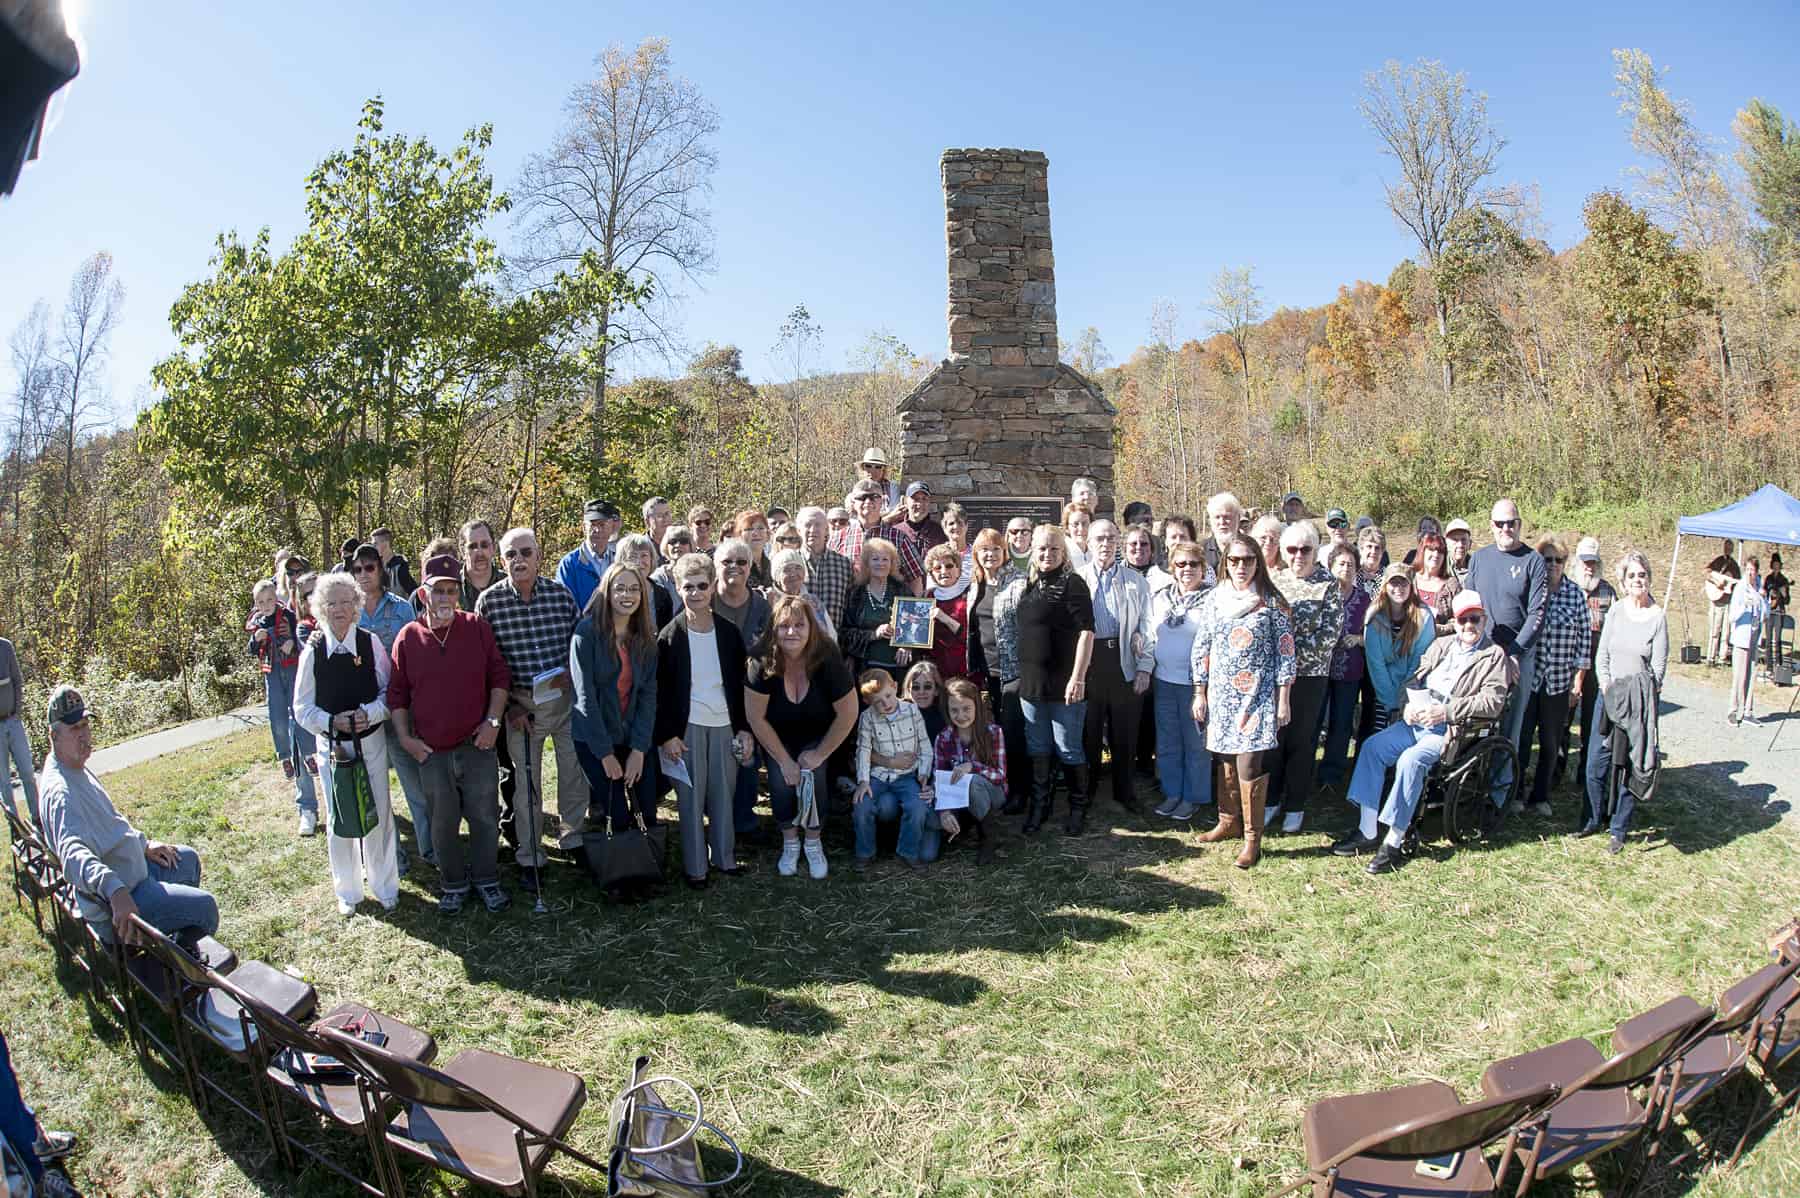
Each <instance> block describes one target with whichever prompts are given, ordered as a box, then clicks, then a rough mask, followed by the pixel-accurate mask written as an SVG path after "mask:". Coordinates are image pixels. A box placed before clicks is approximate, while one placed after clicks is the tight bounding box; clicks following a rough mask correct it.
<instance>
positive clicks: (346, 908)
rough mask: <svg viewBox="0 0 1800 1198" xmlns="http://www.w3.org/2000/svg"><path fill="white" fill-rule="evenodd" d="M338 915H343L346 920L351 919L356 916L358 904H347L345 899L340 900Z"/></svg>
mask: <svg viewBox="0 0 1800 1198" xmlns="http://www.w3.org/2000/svg"><path fill="white" fill-rule="evenodd" d="M338 914H339V915H342V916H343V917H344V918H345V919H349V918H350V917H351V916H352V915H355V914H356V904H355V903H346V902H345V901H344V900H343V899H339V900H338Z"/></svg>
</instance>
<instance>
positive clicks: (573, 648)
mask: <svg viewBox="0 0 1800 1198" xmlns="http://www.w3.org/2000/svg"><path fill="white" fill-rule="evenodd" d="M605 642H606V634H603V633H602V632H601V631H600V630H599V629H596V628H595V627H594V620H593V617H592V616H583V617H582V618H581V620H580V621H579V622H578V623H576V625H575V639H574V640H573V641H571V642H569V675H570V677H571V678H572V679H573V681H574V683H575V711H574V713H573V715H572V716H571V718H570V727H571V729H572V730H573V731H574V733H575V738H576V739H577V740H579V741H581V743H583V744H585V745H586V746H587V747H588V751H589V752H591V753H592V754H593V755H594V756H595V757H605V756H606V755H607V754H609V753H611V752H612V751H613V749H615V748H616V747H618V746H619V745H629V746H630V747H631V748H633V749H638V750H640V751H642V752H644V753H646V754H647V753H649V752H650V733H651V730H652V729H653V728H654V727H655V724H656V649H655V647H654V646H651V647H650V648H648V649H646V650H644V651H643V652H642V653H640V654H638V655H637V656H636V657H634V658H633V659H632V662H631V697H630V699H628V700H627V701H626V702H625V704H624V705H623V706H621V705H620V703H619V657H618V654H617V653H615V652H613V650H612V647H611V646H610V645H608V644H606V643H605Z"/></svg>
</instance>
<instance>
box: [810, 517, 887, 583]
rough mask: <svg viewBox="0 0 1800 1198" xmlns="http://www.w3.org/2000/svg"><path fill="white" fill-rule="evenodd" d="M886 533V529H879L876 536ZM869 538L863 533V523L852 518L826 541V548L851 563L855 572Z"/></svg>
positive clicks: (834, 531)
mask: <svg viewBox="0 0 1800 1198" xmlns="http://www.w3.org/2000/svg"><path fill="white" fill-rule="evenodd" d="M885 531H886V530H885V529H877V530H876V532H875V535H876V536H880V535H882V533H883V532H885ZM868 537H869V534H868V533H866V532H864V531H863V526H862V521H860V520H858V519H857V518H856V517H855V516H852V517H850V523H848V524H846V525H844V527H842V528H839V529H835V530H833V531H832V533H831V535H830V536H829V537H828V538H827V539H826V542H825V547H826V548H827V549H830V550H831V551H832V552H833V553H836V554H838V555H839V556H840V557H842V558H843V559H844V560H845V561H847V562H849V563H850V566H851V568H852V569H853V570H854V569H855V567H856V565H857V564H858V563H859V562H861V561H862V547H863V542H864V541H865V540H867V539H868Z"/></svg>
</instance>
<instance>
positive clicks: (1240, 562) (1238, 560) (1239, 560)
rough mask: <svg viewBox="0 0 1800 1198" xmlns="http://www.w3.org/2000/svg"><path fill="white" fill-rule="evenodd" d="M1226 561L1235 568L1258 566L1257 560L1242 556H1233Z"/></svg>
mask: <svg viewBox="0 0 1800 1198" xmlns="http://www.w3.org/2000/svg"><path fill="white" fill-rule="evenodd" d="M1225 560H1226V561H1228V562H1230V563H1231V564H1232V565H1234V566H1254V565H1255V564H1256V559H1255V558H1253V557H1244V556H1243V555H1242V554H1233V555H1232V556H1230V557H1228V558H1226V559H1225Z"/></svg>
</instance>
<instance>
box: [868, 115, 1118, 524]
mask: <svg viewBox="0 0 1800 1198" xmlns="http://www.w3.org/2000/svg"><path fill="white" fill-rule="evenodd" d="M1049 165H1050V164H1049V160H1048V159H1046V158H1045V157H1044V155H1043V154H1041V153H1039V152H1038V151H1036V150H945V151H944V155H943V158H942V161H941V171H942V176H943V184H944V205H945V213H946V215H945V223H944V241H945V246H946V250H947V253H948V259H949V277H950V302H949V310H948V311H949V323H950V356H949V358H947V359H945V361H944V362H943V363H942V364H940V365H939V366H938V368H937V369H936V370H934V371H932V373H931V374H930V375H929V376H928V377H927V378H926V379H925V380H924V381H923V382H921V383H920V384H919V385H918V386H917V387H915V388H913V390H912V391H911V392H910V393H909V394H908V395H907V396H906V398H904V399H902V400H901V401H900V457H901V474H902V477H903V478H904V479H905V480H906V481H908V482H914V481H924V482H927V483H929V484H931V489H932V493H933V494H934V495H936V496H938V497H939V499H940V500H942V499H945V498H956V497H959V496H968V495H984V496H1018V497H1024V496H1049V495H1061V496H1064V497H1066V496H1067V495H1068V493H1069V484H1070V483H1072V482H1074V481H1075V479H1077V478H1080V477H1083V476H1087V477H1090V478H1093V479H1095V480H1096V481H1097V482H1099V484H1100V494H1101V507H1102V508H1103V509H1107V510H1110V509H1111V507H1112V506H1113V504H1112V500H1113V494H1112V491H1113V451H1112V425H1113V416H1114V415H1115V413H1114V411H1113V408H1112V405H1111V404H1109V403H1107V402H1106V398H1105V397H1104V396H1103V395H1101V394H1100V391H1099V389H1098V388H1096V387H1095V386H1094V385H1093V384H1092V383H1090V382H1088V381H1087V380H1086V379H1084V378H1082V377H1081V375H1080V374H1079V373H1077V372H1076V371H1075V370H1074V369H1073V368H1072V367H1069V366H1066V365H1064V364H1063V363H1062V362H1060V361H1059V360H1058V357H1057V341H1056V259H1055V255H1054V254H1053V252H1052V250H1051V244H1050V192H1049V175H1048V172H1049Z"/></svg>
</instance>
